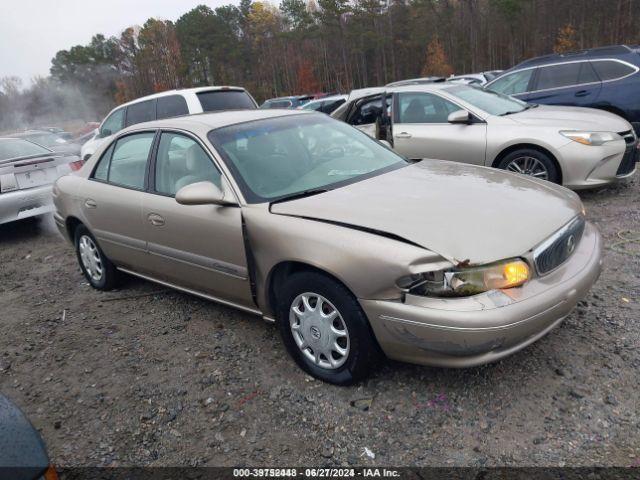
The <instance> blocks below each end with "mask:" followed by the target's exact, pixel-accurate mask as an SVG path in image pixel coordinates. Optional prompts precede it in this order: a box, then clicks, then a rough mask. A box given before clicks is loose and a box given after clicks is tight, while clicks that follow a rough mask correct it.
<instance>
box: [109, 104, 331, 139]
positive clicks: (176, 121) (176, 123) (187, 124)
mask: <svg viewBox="0 0 640 480" xmlns="http://www.w3.org/2000/svg"><path fill="white" fill-rule="evenodd" d="M289 115H321V114H318V113H317V112H314V111H313V110H311V111H308V110H286V109H277V108H273V109H268V110H264V109H263V110H261V109H256V110H225V111H220V112H207V113H196V114H195V115H185V116H183V117H173V118H165V119H163V120H153V121H151V122H144V123H138V124H136V125H131V126H130V127H127V128H125V129H123V130H121V131H120V132H118V134H119V135H121V134H123V133H128V132H135V131H138V130H148V129H158V128H174V129H179V130H187V131H190V132H194V133H196V134H198V135H200V136H206V134H207V133H208V132H210V131H211V130H215V129H216V128H221V127H227V126H229V125H237V124H239V123H245V122H251V121H253V120H263V119H266V118H277V117H286V116H289Z"/></svg>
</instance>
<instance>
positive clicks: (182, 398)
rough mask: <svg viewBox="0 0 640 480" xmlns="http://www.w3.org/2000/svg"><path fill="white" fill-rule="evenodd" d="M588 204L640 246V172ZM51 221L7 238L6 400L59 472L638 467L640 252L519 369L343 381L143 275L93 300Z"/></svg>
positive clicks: (389, 370)
mask: <svg viewBox="0 0 640 480" xmlns="http://www.w3.org/2000/svg"><path fill="white" fill-rule="evenodd" d="M582 198H583V199H584V201H585V204H586V207H587V212H588V216H589V218H590V219H591V220H592V221H594V222H595V223H596V224H597V225H598V227H599V228H600V230H601V232H602V234H603V236H604V239H605V244H606V245H607V246H608V247H610V246H611V245H612V244H613V243H615V242H616V241H617V240H618V237H617V234H618V232H620V231H622V230H636V235H639V234H638V232H637V230H638V229H640V228H639V225H640V184H639V182H638V179H636V180H635V181H633V182H632V183H630V184H627V185H620V186H616V187H611V188H607V189H604V190H599V191H593V192H588V193H584V194H582ZM51 225H52V224H51V222H50V220H46V219H45V220H35V221H25V222H21V223H15V224H10V225H4V226H1V227H0V246H1V248H0V292H1V296H0V312H2V313H1V314H0V317H1V318H2V330H1V332H2V333H1V335H0V392H2V393H3V394H5V395H7V396H8V397H10V398H11V399H13V400H14V401H15V402H16V403H17V404H18V405H20V406H21V407H22V408H23V409H24V411H25V412H26V413H27V415H28V416H29V417H30V419H31V420H32V422H33V423H34V425H35V426H36V427H37V428H38V429H39V430H40V431H41V432H42V434H43V436H44V438H45V440H46V442H47V444H48V448H49V451H50V454H51V456H52V459H53V461H54V462H55V463H56V464H57V465H61V466H80V465H91V466H95V465H100V466H104V465H227V466H232V465H247V464H248V465H255V466H284V465H317V466H320V465H323V466H328V465H347V464H350V465H371V464H378V465H379V464H383V465H390V466H404V465H434V466H453V465H465V466H484V465H487V466H489V465H517V466H530V465H555V466H574V465H575V466H590V465H618V466H626V465H640V437H639V435H638V428H639V427H640V419H639V417H638V411H639V409H638V407H639V406H640V400H639V397H640V395H639V394H638V368H639V367H640V350H639V348H638V347H639V346H640V339H639V335H638V320H639V319H640V307H639V301H640V295H639V293H640V256H638V255H639V253H638V252H640V244H637V243H636V244H629V245H628V248H629V250H633V251H635V252H636V253H634V254H624V253H618V252H616V251H613V250H611V249H610V248H607V251H606V260H605V268H604V272H603V274H602V276H601V277H600V280H599V281H598V283H597V284H596V285H595V287H594V288H593V290H592V292H591V294H590V295H589V296H588V297H587V298H586V299H585V301H583V302H581V303H580V305H579V306H578V308H577V309H576V310H575V311H574V312H573V313H572V314H571V315H570V316H569V317H568V318H567V319H566V321H565V322H564V324H563V325H562V326H561V327H559V328H558V329H556V330H555V331H553V332H551V333H550V334H549V335H548V336H547V337H545V338H543V339H542V340H540V341H538V342H537V343H535V344H534V345H532V346H530V347H529V348H527V349H525V350H524V351H522V352H519V353H518V354H516V355H513V356H512V357H510V358H508V359H505V360H503V361H501V362H498V363H496V364H492V365H488V366H483V367H478V368H471V369H466V370H447V369H437V368H426V367H418V366H412V365H406V364H401V363H395V362H387V363H386V364H385V365H384V366H383V367H382V368H381V369H380V370H379V371H378V372H377V373H375V375H374V376H373V377H372V378H370V379H369V380H368V381H366V382H364V383H361V384H359V385H356V386H353V387H348V388H345V387H334V386H331V385H327V384H323V383H321V382H319V381H316V380H314V379H312V378H310V377H308V376H307V375H305V374H304V373H302V372H301V371H300V370H299V369H298V368H297V367H296V366H295V365H294V363H293V362H292V361H291V360H290V359H289V358H288V357H287V354H286V352H285V351H284V349H283V347H282V345H281V344H280V341H279V337H278V335H277V331H276V328H275V327H274V326H273V325H270V324H267V323H264V322H263V321H261V320H260V319H258V318H256V317H253V316H251V315H249V314H245V313H241V312H237V311H235V310H232V309H230V308H226V307H223V306H219V305H216V304H213V303H208V302H205V301H202V300H199V299H197V298H194V297H191V296H188V295H184V294H181V293H178V292H173V291H167V290H166V289H164V288H162V287H158V286H156V285H154V284H151V283H148V282H144V281H141V280H136V279H127V280H126V282H125V284H124V285H123V286H122V288H121V289H120V290H118V291H113V292H108V293H100V292H97V291H94V290H92V289H91V288H90V287H89V286H88V285H87V283H86V282H85V281H84V279H83V278H82V277H81V274H80V271H79V268H78V267H77V265H76V260H75V256H74V254H73V251H72V249H71V248H70V246H68V245H67V244H65V243H64V242H63V241H62V239H61V238H60V237H59V236H58V234H57V233H56V232H55V231H54V229H53V227H52V226H51ZM365 447H366V448H367V449H368V450H367V453H369V455H368V454H367V453H365ZM370 455H375V459H374V458H371V457H370Z"/></svg>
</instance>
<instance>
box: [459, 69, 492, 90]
mask: <svg viewBox="0 0 640 480" xmlns="http://www.w3.org/2000/svg"><path fill="white" fill-rule="evenodd" d="M501 73H502V70H491V71H488V72H482V73H467V74H464V75H454V76H451V77H449V78H447V82H455V83H464V84H465V85H476V86H481V85H485V84H487V83H488V82H490V81H491V80H493V79H494V78H496V77H497V76H498V75H500V74H501Z"/></svg>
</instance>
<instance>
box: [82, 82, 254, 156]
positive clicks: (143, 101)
mask: <svg viewBox="0 0 640 480" xmlns="http://www.w3.org/2000/svg"><path fill="white" fill-rule="evenodd" d="M256 108H258V104H257V103H256V101H255V100H254V99H253V97H252V96H251V95H250V94H249V92H247V91H246V90H245V89H244V88H242V87H198V88H186V89H182V90H169V91H166V92H162V93H155V94H153V95H149V96H147V97H142V98H137V99H136V100H133V101H131V102H129V103H125V104H123V105H120V106H118V107H116V108H114V109H113V110H111V112H110V113H109V115H107V117H106V118H105V119H104V120H103V121H102V123H101V124H100V127H98V129H97V130H96V133H95V135H94V136H93V138H91V139H90V140H89V141H87V142H86V143H85V144H84V145H83V146H82V150H81V152H80V158H82V159H83V160H85V161H86V160H87V159H88V158H89V157H90V156H91V155H93V152H95V151H96V149H97V148H98V146H99V145H100V144H101V143H102V142H104V141H108V140H109V139H110V138H111V137H112V136H113V135H115V134H116V133H117V132H119V131H120V130H122V129H123V128H125V127H128V126H130V125H135V124H136V123H142V122H149V121H151V120H157V119H161V118H170V117H178V116H180V115H191V114H194V113H202V112H215V111H218V110H253V109H256Z"/></svg>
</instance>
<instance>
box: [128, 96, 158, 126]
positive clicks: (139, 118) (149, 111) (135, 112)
mask: <svg viewBox="0 0 640 480" xmlns="http://www.w3.org/2000/svg"><path fill="white" fill-rule="evenodd" d="M155 118H156V101H155V100H147V101H146V102H139V103H134V104H133V105H129V106H128V107H127V127H128V126H129V125H135V124H137V123H142V122H149V121H151V120H155Z"/></svg>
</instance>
